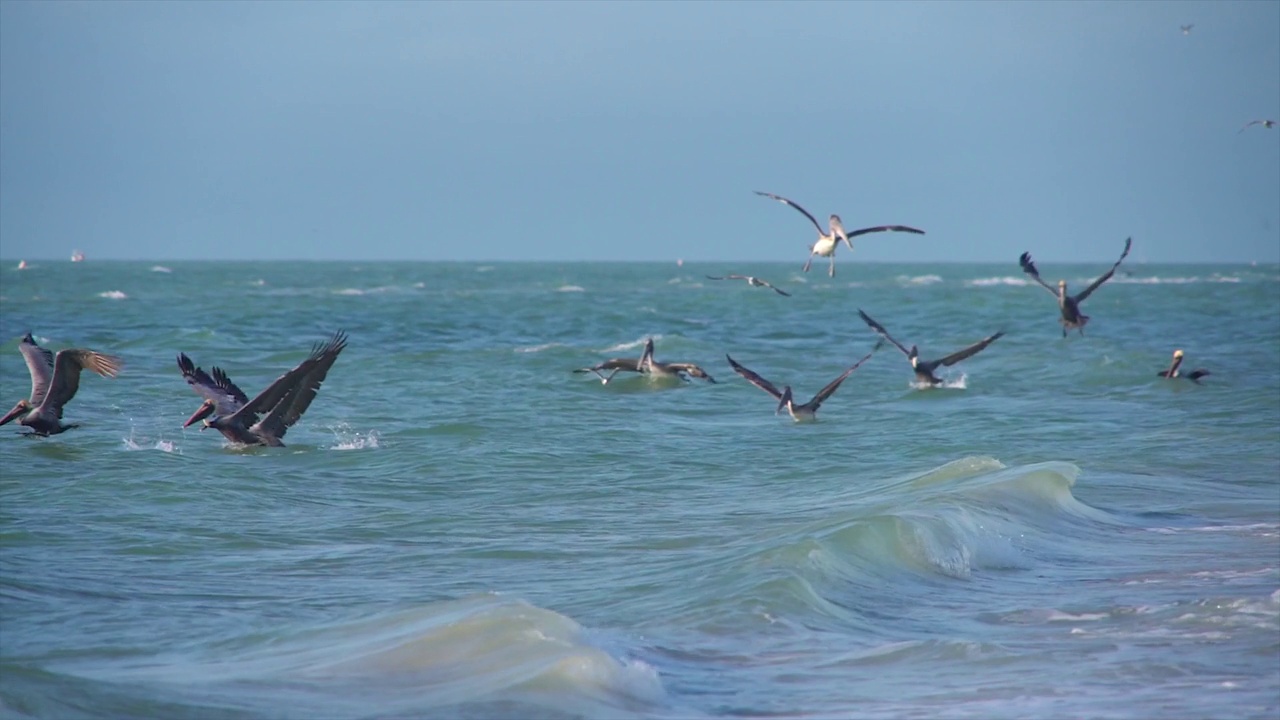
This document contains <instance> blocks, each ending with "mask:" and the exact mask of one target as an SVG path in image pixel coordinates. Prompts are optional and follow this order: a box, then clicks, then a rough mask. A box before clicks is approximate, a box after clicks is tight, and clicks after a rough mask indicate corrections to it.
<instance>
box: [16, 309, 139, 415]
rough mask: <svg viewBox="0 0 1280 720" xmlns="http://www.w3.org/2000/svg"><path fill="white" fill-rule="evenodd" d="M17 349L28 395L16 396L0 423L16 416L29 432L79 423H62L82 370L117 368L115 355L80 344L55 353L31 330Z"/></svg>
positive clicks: (108, 373)
mask: <svg viewBox="0 0 1280 720" xmlns="http://www.w3.org/2000/svg"><path fill="white" fill-rule="evenodd" d="M18 349H19V350H21V351H22V357H23V358H25V359H26V361H27V370H28V371H29V372H30V373H31V397H30V398H29V399H26V400H19V401H18V404H17V405H14V406H13V409H12V410H10V411H9V412H8V414H6V415H5V416H4V417H3V418H0V425H4V424H5V423H7V422H9V421H11V420H15V419H16V420H17V421H18V424H19V425H25V426H27V427H29V428H31V430H32V431H33V432H31V433H28V434H30V435H40V436H45V437H47V436H49V435H57V434H58V433H60V432H65V431H67V430H70V429H71V428H73V427H78V426H77V425H74V424H73V425H63V424H62V408H63V407H64V406H65V405H66V404H67V403H69V402H71V398H73V397H75V396H76V390H79V389H80V371H81V370H83V369H86V368H87V369H89V370H92V371H94V372H96V373H98V374H99V375H101V376H103V377H115V376H116V374H117V373H119V372H120V358H118V357H114V356H112V355H103V354H101V353H97V352H94V351H92V350H81V349H79V348H69V349H67V350H59V351H58V354H57V355H54V354H53V353H51V352H49V351H48V350H45V349H44V348H42V347H40V346H39V345H37V344H36V341H35V338H33V337H31V333H27V336H26V337H24V338H22V342H21V343H19V344H18Z"/></svg>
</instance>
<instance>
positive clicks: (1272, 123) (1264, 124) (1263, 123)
mask: <svg viewBox="0 0 1280 720" xmlns="http://www.w3.org/2000/svg"><path fill="white" fill-rule="evenodd" d="M1254 125H1261V126H1262V127H1264V128H1266V129H1268V130H1270V129H1271V128H1273V127H1275V126H1276V121H1275V120H1250V121H1249V122H1247V123H1245V124H1244V127H1242V128H1240V129H1239V130H1237V131H1236V134H1237V135H1239V134H1240V133H1242V132H1244V131H1245V130H1248V129H1249V128H1251V127H1253V126H1254Z"/></svg>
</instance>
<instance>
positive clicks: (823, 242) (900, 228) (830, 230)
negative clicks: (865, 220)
mask: <svg viewBox="0 0 1280 720" xmlns="http://www.w3.org/2000/svg"><path fill="white" fill-rule="evenodd" d="M754 192H755V194H757V195H763V196H764V197H767V198H773V199H774V200H777V201H778V202H780V203H785V204H787V205H790V206H791V207H793V208H795V209H796V210H799V211H800V213H801V214H802V215H804V216H805V217H807V218H809V222H811V223H813V226H814V227H815V228H817V229H818V240H817V242H815V243H814V244H813V245H810V246H809V259H808V260H806V261H805V263H804V272H809V266H810V265H811V264H813V256H814V255H820V256H822V257H825V258H831V267H830V269H829V270H828V271H827V276H828V277H835V276H836V246H837V245H838V244H839V243H840V241H844V244H845V245H847V246H848V247H849V250H850V251H852V250H853V243H851V242H849V238H853V237H857V236H859V235H866V234H867V233H875V232H909V233H915V234H917V235H923V234H924V231H923V230H917V229H915V228H913V227H907V226H906V225H877V226H876V227H868V228H862V229H861V230H852V231H846V230H845V229H844V223H842V222H840V216H839V215H832V216H831V217H830V218H828V219H827V231H826V232H823V230H822V226H821V225H819V224H818V221H817V219H816V218H814V217H813V216H812V215H810V214H809V211H808V210H805V209H804V208H802V207H800V206H799V205H797V204H795V203H794V202H792V201H790V200H788V199H786V198H784V197H782V196H781V195H774V194H773V193H767V192H760V191H759V190H756V191H754Z"/></svg>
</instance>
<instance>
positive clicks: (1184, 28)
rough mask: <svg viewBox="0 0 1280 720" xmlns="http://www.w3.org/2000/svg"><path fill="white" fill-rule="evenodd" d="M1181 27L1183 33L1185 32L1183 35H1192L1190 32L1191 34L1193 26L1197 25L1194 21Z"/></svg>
mask: <svg viewBox="0 0 1280 720" xmlns="http://www.w3.org/2000/svg"><path fill="white" fill-rule="evenodd" d="M1180 27H1181V28H1182V34H1183V35H1190V34H1191V28H1193V27H1195V24H1194V23H1193V24H1191V25H1181V26H1180Z"/></svg>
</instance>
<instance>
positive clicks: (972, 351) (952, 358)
mask: <svg viewBox="0 0 1280 720" xmlns="http://www.w3.org/2000/svg"><path fill="white" fill-rule="evenodd" d="M1003 336H1004V331H1003V330H1001V331H1000V332H998V333H996V334H995V335H992V336H991V337H989V338H986V339H984V340H980V341H978V342H976V343H974V344H972V345H970V346H969V347H967V348H965V349H963V350H960V351H957V352H953V353H951V354H950V355H948V356H946V357H944V358H942V359H941V360H937V361H935V362H936V364H938V365H946V366H947V367H950V366H952V365H955V364H956V363H958V362H960V361H961V360H964V359H965V358H967V357H972V356H974V355H977V354H978V353H980V352H982V351H983V350H984V349H985V348H986V347H987V346H988V345H990V344H991V343H993V342H995V341H997V340H999V339H1000V338H1001V337H1003Z"/></svg>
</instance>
